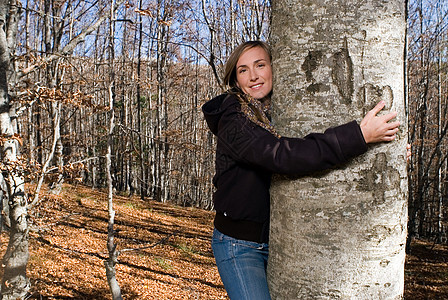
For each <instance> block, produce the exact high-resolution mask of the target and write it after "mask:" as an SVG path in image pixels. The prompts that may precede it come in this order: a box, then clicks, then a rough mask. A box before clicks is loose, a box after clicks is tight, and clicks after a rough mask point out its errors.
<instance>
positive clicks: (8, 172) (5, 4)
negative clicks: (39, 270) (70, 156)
mask: <svg viewBox="0 0 448 300" xmlns="http://www.w3.org/2000/svg"><path fill="white" fill-rule="evenodd" d="M20 13H21V5H20V2H19V1H16V0H9V1H7V0H3V1H0V145H1V146H0V159H1V163H0V168H1V172H2V176H0V179H2V180H3V179H4V182H2V183H1V185H2V186H4V187H6V191H4V192H5V195H3V197H5V196H6V197H7V200H8V201H7V203H8V206H9V219H10V224H11V228H10V235H9V242H8V247H7V249H6V253H5V255H4V257H3V262H2V263H3V266H4V274H3V278H2V285H1V299H22V298H24V297H25V296H26V294H27V293H28V290H29V288H30V282H29V279H28V278H27V277H26V265H27V263H28V258H29V251H28V223H27V215H28V212H27V199H26V195H25V186H24V178H23V175H22V172H21V169H20V167H19V166H20V164H19V163H18V150H19V145H18V140H19V137H18V136H17V130H16V129H17V127H16V126H14V118H15V111H14V108H13V107H12V104H11V103H10V98H9V95H8V83H9V82H8V81H9V80H11V81H12V82H11V83H12V84H13V83H14V81H15V72H14V71H15V70H14V69H13V68H11V53H12V52H13V51H14V46H15V41H16V34H17V26H18V23H19V18H20Z"/></svg>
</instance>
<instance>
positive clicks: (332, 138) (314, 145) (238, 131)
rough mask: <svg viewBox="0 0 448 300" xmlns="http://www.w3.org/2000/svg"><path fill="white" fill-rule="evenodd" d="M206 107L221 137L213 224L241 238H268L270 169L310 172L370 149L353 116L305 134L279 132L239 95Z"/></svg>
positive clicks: (211, 125)
mask: <svg viewBox="0 0 448 300" xmlns="http://www.w3.org/2000/svg"><path fill="white" fill-rule="evenodd" d="M202 110H203V113H204V116H205V120H206V121H207V124H208V126H209V128H210V130H211V131H212V133H213V134H214V135H216V136H217V137H218V140H217V148H216V174H215V176H214V178H213V184H214V185H215V187H216V191H215V194H214V204H215V209H216V217H215V221H214V225H215V228H216V229H218V230H219V231H220V232H222V233H224V234H226V235H229V236H231V237H234V238H237V239H242V240H248V241H254V242H258V243H267V242H268V233H269V209H270V195H269V187H270V183H271V175H272V173H279V174H290V175H293V174H294V175H306V174H310V173H312V172H316V171H320V170H325V169H328V168H331V167H333V166H335V165H338V164H341V163H344V162H346V161H347V160H349V159H350V158H352V157H355V156H357V155H360V154H362V153H364V152H365V151H366V150H367V146H366V143H365V141H364V137H363V135H362V132H361V128H360V127H359V125H358V124H357V123H356V122H355V121H352V122H350V123H347V124H344V125H341V126H338V127H334V128H329V129H327V130H326V131H325V133H313V134H310V135H308V136H306V137H305V138H286V137H281V138H277V137H276V136H275V135H273V134H272V133H271V132H269V131H267V130H266V129H264V128H262V127H260V126H258V125H256V124H255V123H253V122H252V121H250V120H249V119H248V118H247V117H246V116H245V115H244V114H243V113H242V112H241V106H240V104H239V102H238V99H237V98H236V96H235V95H232V94H222V95H220V96H218V97H216V98H214V99H212V100H210V101H208V102H207V103H205V104H204V105H203V107H202Z"/></svg>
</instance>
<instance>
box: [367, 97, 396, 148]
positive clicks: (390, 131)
mask: <svg viewBox="0 0 448 300" xmlns="http://www.w3.org/2000/svg"><path fill="white" fill-rule="evenodd" d="M385 105H386V104H385V102H384V101H380V102H379V103H378V104H377V105H376V106H375V107H374V108H373V109H372V110H370V111H369V112H368V113H367V114H366V116H365V117H364V119H362V121H361V124H360V126H361V131H362V134H363V136H364V140H365V141H366V143H367V144H369V143H379V142H390V141H393V140H394V139H395V134H396V133H397V132H398V126H400V122H398V121H395V122H389V121H390V120H392V119H393V118H395V117H396V116H397V113H396V112H390V113H388V114H387V115H384V116H377V114H378V113H379V112H380V111H381V110H382V109H383V108H384V106H385Z"/></svg>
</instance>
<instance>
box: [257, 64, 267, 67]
mask: <svg viewBox="0 0 448 300" xmlns="http://www.w3.org/2000/svg"><path fill="white" fill-rule="evenodd" d="M264 66H265V64H258V65H257V67H259V68H263V67H264Z"/></svg>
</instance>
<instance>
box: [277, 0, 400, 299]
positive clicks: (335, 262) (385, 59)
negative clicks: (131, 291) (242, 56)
mask: <svg viewBox="0 0 448 300" xmlns="http://www.w3.org/2000/svg"><path fill="white" fill-rule="evenodd" d="M405 28H406V22H405V2H404V1H399V0H392V1H380V0H366V1H357V0H344V1H340V0H336V1H335V0H332V1H330V0H319V1H318V0H314V1H301V0H283V1H280V0H277V1H272V25H271V44H272V47H273V66H274V87H275V88H274V89H275V90H274V99H273V119H274V122H275V125H276V128H277V129H278V131H279V132H280V133H281V134H283V135H286V136H304V135H306V134H307V133H310V132H322V131H324V130H325V129H326V128H328V127H330V126H336V125H339V124H342V123H345V122H348V121H351V120H353V119H357V120H358V121H360V120H361V119H362V117H363V116H364V115H365V113H366V112H367V111H368V110H370V109H371V108H373V106H374V105H375V104H376V103H377V102H379V101H380V100H384V101H386V109H387V110H389V109H390V110H394V111H397V112H398V117H397V118H398V120H399V121H400V122H401V124H402V125H401V130H400V132H399V133H398V138H397V140H395V141H393V142H391V143H383V144H378V145H374V146H369V151H368V152H367V153H366V154H364V155H362V156H360V157H358V158H356V159H353V160H352V161H350V162H349V163H347V164H346V165H343V166H339V167H337V168H335V169H332V170H329V171H326V172H322V173H319V174H313V175H312V176H308V177H302V178H295V180H291V178H284V177H280V176H277V177H276V178H274V181H273V184H272V188H271V192H272V199H271V201H272V202H271V234H270V256H269V263H268V278H269V284H270V290H271V295H272V298H273V299H288V300H290V299H401V298H402V295H403V289H404V260H405V242H406V221H407V175H406V154H405V152H406V151H405V149H406V143H407V141H406V128H405V126H406V123H407V122H406V121H405V109H404V97H405V96H404V85H405V80H404V53H405Z"/></svg>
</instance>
